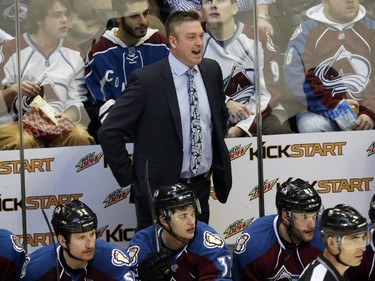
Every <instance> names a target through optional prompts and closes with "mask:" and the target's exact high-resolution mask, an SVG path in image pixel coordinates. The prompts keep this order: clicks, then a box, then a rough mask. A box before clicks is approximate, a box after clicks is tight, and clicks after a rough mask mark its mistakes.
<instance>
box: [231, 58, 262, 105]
mask: <svg viewBox="0 0 375 281" xmlns="http://www.w3.org/2000/svg"><path fill="white" fill-rule="evenodd" d="M253 76H254V69H249V70H247V69H245V68H244V67H243V66H241V65H239V64H237V63H234V64H233V67H232V70H231V73H230V74H229V75H228V77H226V78H225V79H224V92H225V95H226V96H228V97H231V98H232V99H233V100H235V101H236V102H240V103H243V104H248V103H249V101H250V97H252V96H253V95H254V94H255V85H254V83H253V81H252V80H251V78H250V77H253Z"/></svg>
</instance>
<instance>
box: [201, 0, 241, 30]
mask: <svg viewBox="0 0 375 281" xmlns="http://www.w3.org/2000/svg"><path fill="white" fill-rule="evenodd" d="M202 14H203V18H204V20H205V21H206V22H207V23H208V24H209V25H212V24H220V25H222V24H226V23H228V22H229V21H233V18H234V16H235V15H236V14H237V4H232V3H231V0H202Z"/></svg>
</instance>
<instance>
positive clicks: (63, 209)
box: [51, 200, 98, 241]
mask: <svg viewBox="0 0 375 281" xmlns="http://www.w3.org/2000/svg"><path fill="white" fill-rule="evenodd" d="M51 223H52V226H53V229H54V230H55V233H56V236H58V235H62V236H64V238H65V239H67V240H68V241H69V238H70V234H71V233H82V232H87V231H90V230H92V229H95V230H96V228H97V226H98V219H97V217H96V214H95V213H94V212H93V211H92V210H91V209H90V208H89V207H88V206H87V205H86V204H84V203H83V202H81V201H79V200H73V201H72V202H70V203H68V204H61V205H58V206H57V207H56V208H55V210H54V211H53V214H52V221H51Z"/></svg>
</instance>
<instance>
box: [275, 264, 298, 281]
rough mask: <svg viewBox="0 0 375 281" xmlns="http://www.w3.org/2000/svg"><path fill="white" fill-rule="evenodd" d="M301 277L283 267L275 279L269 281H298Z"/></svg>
mask: <svg viewBox="0 0 375 281" xmlns="http://www.w3.org/2000/svg"><path fill="white" fill-rule="evenodd" d="M298 277H299V275H295V274H292V273H290V272H289V271H288V270H287V269H286V268H285V266H284V265H283V266H282V267H281V268H280V270H279V271H278V272H277V273H276V275H275V276H274V277H271V278H269V279H268V280H274V281H297V280H298Z"/></svg>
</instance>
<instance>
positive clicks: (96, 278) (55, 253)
mask: <svg viewBox="0 0 375 281" xmlns="http://www.w3.org/2000/svg"><path fill="white" fill-rule="evenodd" d="M56 247H57V248H56V249H55V245H48V246H45V247H43V248H40V249H37V250H36V251H35V252H33V253H31V255H30V263H29V264H28V265H27V267H26V274H25V276H24V277H23V278H22V279H21V280H22V281H52V280H56V281H86V280H87V281H88V280H91V281H132V280H134V274H133V272H132V271H131V270H130V267H129V265H130V259H129V257H128V255H127V254H126V252H125V251H123V250H121V249H120V248H118V247H117V246H116V245H113V244H111V243H108V242H105V241H103V240H100V239H98V240H96V247H95V254H94V258H93V259H92V260H91V261H89V262H88V263H87V265H86V266H85V267H84V268H83V269H82V271H81V272H79V273H78V274H73V273H72V272H71V270H70V269H69V268H67V266H66V265H65V264H66V263H65V261H63V255H62V251H63V249H62V247H61V246H60V245H58V246H57V245H56ZM57 274H58V275H59V276H60V279H57Z"/></svg>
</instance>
